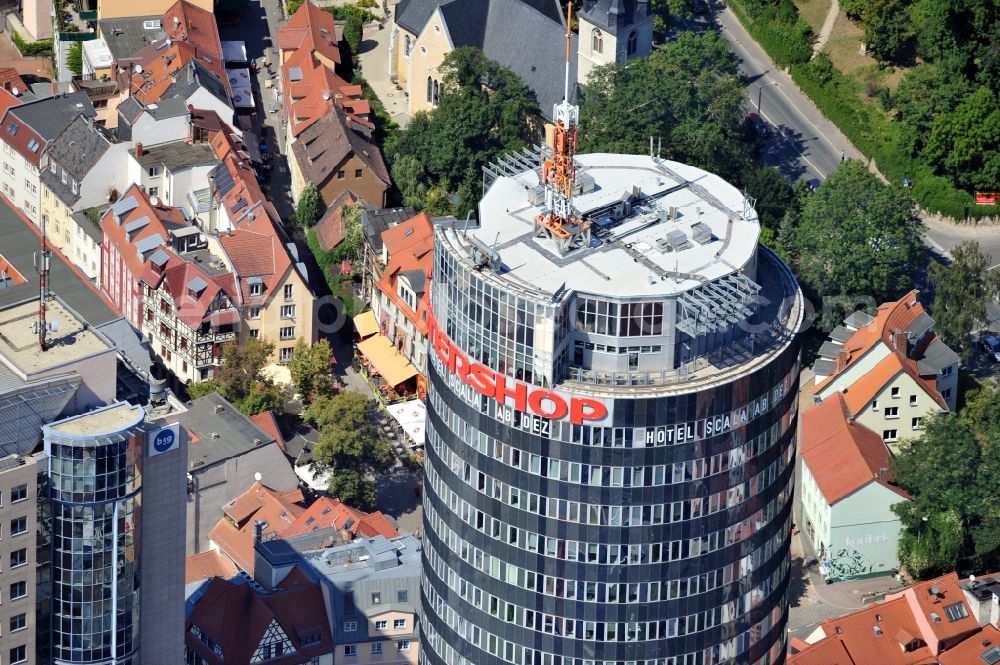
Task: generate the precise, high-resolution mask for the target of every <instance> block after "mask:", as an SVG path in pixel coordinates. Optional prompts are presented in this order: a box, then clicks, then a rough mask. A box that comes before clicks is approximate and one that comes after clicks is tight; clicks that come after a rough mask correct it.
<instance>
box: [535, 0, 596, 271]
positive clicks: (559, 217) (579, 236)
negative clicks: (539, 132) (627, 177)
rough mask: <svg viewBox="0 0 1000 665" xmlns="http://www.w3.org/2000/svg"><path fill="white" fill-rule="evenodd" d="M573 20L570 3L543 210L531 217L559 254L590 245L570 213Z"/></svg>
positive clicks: (576, 115)
mask: <svg viewBox="0 0 1000 665" xmlns="http://www.w3.org/2000/svg"><path fill="white" fill-rule="evenodd" d="M572 18H573V3H572V2H570V3H569V11H568V12H567V16H566V76H565V81H564V83H563V100H562V102H560V103H559V104H556V105H555V106H554V107H553V113H552V116H553V120H554V121H555V127H554V128H553V132H552V156H551V157H550V158H548V159H546V160H545V163H544V165H543V167H542V184H543V185H544V186H545V208H543V209H542V212H541V213H539V215H538V216H537V217H535V237H542V238H548V239H550V240H552V241H553V242H554V243H555V245H556V249H557V250H558V251H559V253H560V254H566V253H568V252H570V251H572V250H574V249H577V248H580V247H587V246H589V245H590V223H589V222H585V221H583V220H582V219H580V218H579V216H577V215H576V214H575V212H574V210H573V186H574V184H575V183H576V164H575V163H574V161H573V156H574V155H575V154H576V138H577V127H578V125H579V122H580V107H578V106H575V105H573V104H570V103H569V67H570V48H571V43H572V42H571V35H572V28H571V27H570V24H571V21H572Z"/></svg>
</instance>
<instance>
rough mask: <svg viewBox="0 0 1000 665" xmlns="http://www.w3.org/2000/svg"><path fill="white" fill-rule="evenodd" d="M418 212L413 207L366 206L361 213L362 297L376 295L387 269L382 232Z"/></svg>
mask: <svg viewBox="0 0 1000 665" xmlns="http://www.w3.org/2000/svg"><path fill="white" fill-rule="evenodd" d="M416 214H417V212H416V211H415V210H414V209H413V208H409V207H403V208H381V209H380V208H375V207H366V208H365V210H364V212H362V213H361V231H362V233H364V252H363V254H364V266H363V267H362V273H361V297H362V299H364V300H365V301H370V300H371V299H372V298H373V297H374V291H375V284H377V283H378V281H379V279H381V277H382V272H383V271H384V270H385V261H384V259H383V251H384V250H383V247H382V233H384V232H385V231H387V230H388V229H391V228H393V227H395V226H397V225H399V224H402V223H403V222H405V221H406V220H408V219H410V218H412V217H413V216H414V215H416Z"/></svg>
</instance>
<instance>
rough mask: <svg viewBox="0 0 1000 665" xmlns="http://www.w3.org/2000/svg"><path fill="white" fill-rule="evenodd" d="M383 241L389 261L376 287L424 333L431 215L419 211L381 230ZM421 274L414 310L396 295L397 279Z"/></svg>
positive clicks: (430, 268) (430, 263) (431, 256)
mask: <svg viewBox="0 0 1000 665" xmlns="http://www.w3.org/2000/svg"><path fill="white" fill-rule="evenodd" d="M407 234H409V235H407ZM382 244H383V245H384V246H385V248H386V251H387V252H388V254H389V263H388V265H386V267H385V271H384V272H383V273H382V276H381V277H380V278H379V280H378V283H377V284H376V286H377V287H378V289H379V291H381V292H382V293H384V294H385V295H386V297H387V298H389V300H391V301H392V302H393V303H394V304H395V305H396V308H397V309H398V310H399V311H400V312H402V313H403V315H404V316H405V317H406V318H407V319H408V320H409V321H410V322H411V323H412V324H413V325H414V326H416V328H417V330H418V331H419V332H420V333H421V334H426V333H427V307H428V304H429V303H430V298H429V297H428V296H429V294H430V281H431V276H432V274H433V272H434V227H433V224H432V223H431V218H430V215H428V214H427V213H421V214H419V215H416V216H414V217H411V218H410V219H408V220H406V221H405V222H403V223H402V224H398V225H396V226H394V227H392V228H391V229H388V230H386V231H383V232H382ZM414 272H416V273H422V274H423V278H424V289H423V292H422V293H420V294H418V298H419V299H418V301H417V311H415V312H414V311H413V310H411V309H410V306H409V305H408V304H406V302H405V301H404V300H403V299H402V298H401V297H400V296H399V287H398V284H399V278H400V276H401V275H403V274H405V273H414Z"/></svg>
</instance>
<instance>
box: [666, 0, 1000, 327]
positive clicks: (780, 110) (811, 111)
mask: <svg viewBox="0 0 1000 665" xmlns="http://www.w3.org/2000/svg"><path fill="white" fill-rule="evenodd" d="M679 24H680V25H679V27H684V28H686V29H690V30H694V31H696V32H701V31H704V30H710V29H716V30H718V31H719V32H720V34H721V35H722V36H723V37H725V39H726V40H727V41H728V42H729V44H730V47H731V48H732V51H733V53H734V54H735V55H736V56H737V57H738V58H739V59H740V62H741V64H740V73H741V75H742V76H743V77H744V80H745V81H746V90H747V96H748V98H749V101H750V106H751V107H752V108H753V109H754V110H755V111H756V110H757V105H758V103H759V104H760V110H759V115H760V116H761V117H762V118H764V119H765V120H766V121H767V122H769V123H770V124H771V125H773V126H774V127H775V129H776V131H775V132H774V135H773V137H772V139H771V142H770V145H769V146H768V148H767V150H766V152H765V154H764V157H763V162H764V163H765V164H768V165H771V166H776V167H777V168H778V169H779V170H781V172H782V173H784V174H785V175H786V176H787V177H788V178H790V179H791V180H799V179H804V180H811V179H813V178H818V179H820V180H825V179H826V177H827V175H829V174H830V173H831V172H832V171H833V170H834V169H836V168H837V166H838V165H839V164H840V162H841V151H842V150H843V152H844V157H845V158H847V159H861V160H864V156H863V155H862V154H861V153H860V152H859V151H858V150H857V149H856V148H855V147H854V146H853V145H852V144H851V142H850V141H849V140H848V139H847V137H846V136H844V135H843V133H842V132H841V131H840V130H839V129H838V128H837V126H836V125H834V124H833V123H832V122H830V121H829V120H827V119H826V118H825V117H824V116H823V114H822V113H821V112H820V111H819V109H818V108H816V105H815V104H813V103H812V100H810V99H809V98H808V97H807V96H806V95H805V94H803V93H802V92H801V91H799V89H798V87H797V86H796V85H795V82H794V81H792V78H791V77H790V76H789V75H788V74H786V73H785V72H784V71H782V70H780V69H778V68H777V67H775V65H774V63H773V62H771V59H770V58H769V57H768V55H767V53H765V52H764V49H762V48H761V47H760V46H759V45H758V44H757V42H756V41H754V39H753V38H752V37H751V36H750V34H749V33H748V32H747V31H746V30H745V29H744V28H743V26H742V25H741V24H740V22H739V20H738V19H737V18H736V16H735V14H733V12H732V10H730V9H729V8H728V7H722V8H720V7H719V6H718V5H716V6H715V7H714V8H713V11H711V12H708V13H705V14H700V15H699V18H698V19H696V20H683V19H682V20H681V21H680V22H679ZM922 221H923V222H924V241H925V243H926V245H927V246H928V248H929V249H930V250H931V251H932V252H933V253H935V254H937V255H938V256H939V257H940V258H943V259H948V258H950V255H949V252H950V251H951V250H952V249H953V248H954V247H955V245H957V244H958V243H960V242H962V241H963V240H975V241H976V242H978V243H979V247H980V249H981V250H982V251H983V253H985V254H987V255H988V256H989V257H990V264H991V265H992V266H993V267H994V268H996V267H997V266H998V264H1000V228H998V227H996V226H993V225H989V224H983V225H979V226H967V225H963V226H959V225H956V224H952V223H950V222H946V221H942V220H940V219H936V218H934V217H930V216H925V217H924V218H922ZM987 314H988V318H989V321H988V324H989V327H990V329H992V330H1000V304H998V303H996V302H994V303H992V304H991V305H990V306H989V307H988V308H987Z"/></svg>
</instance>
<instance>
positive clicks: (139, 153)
mask: <svg viewBox="0 0 1000 665" xmlns="http://www.w3.org/2000/svg"><path fill="white" fill-rule="evenodd" d="M135 156H136V157H142V144H141V143H136V144H135Z"/></svg>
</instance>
